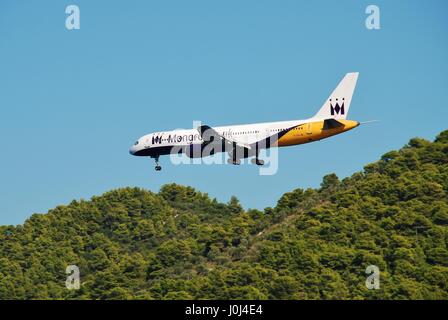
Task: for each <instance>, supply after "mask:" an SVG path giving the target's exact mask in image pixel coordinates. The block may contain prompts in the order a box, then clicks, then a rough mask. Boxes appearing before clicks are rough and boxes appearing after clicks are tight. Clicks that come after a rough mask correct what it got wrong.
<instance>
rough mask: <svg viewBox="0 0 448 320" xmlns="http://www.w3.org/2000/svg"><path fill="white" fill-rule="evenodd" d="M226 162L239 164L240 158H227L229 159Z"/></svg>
mask: <svg viewBox="0 0 448 320" xmlns="http://www.w3.org/2000/svg"><path fill="white" fill-rule="evenodd" d="M227 163H228V164H234V165H240V164H241V160H240V159H232V158H229V159H227Z"/></svg>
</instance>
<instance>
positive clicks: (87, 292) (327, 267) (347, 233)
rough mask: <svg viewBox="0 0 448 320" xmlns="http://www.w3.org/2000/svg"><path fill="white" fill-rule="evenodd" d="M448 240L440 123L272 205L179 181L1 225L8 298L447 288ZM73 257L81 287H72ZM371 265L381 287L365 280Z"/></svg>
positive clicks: (1, 289)
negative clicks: (250, 203)
mask: <svg viewBox="0 0 448 320" xmlns="http://www.w3.org/2000/svg"><path fill="white" fill-rule="evenodd" d="M237 169H238V168H237ZM23 201H26V199H23ZM447 244H448V131H444V132H442V133H441V134H440V135H439V136H438V137H437V138H436V140H435V141H434V142H429V141H426V140H423V139H418V138H415V139H412V140H410V141H409V143H408V145H406V146H405V147H403V148H402V149H401V150H399V151H391V152H388V153H386V154H385V155H383V156H382V157H381V159H380V160H379V161H377V162H375V163H372V164H369V165H367V166H366V167H365V168H364V170H363V171H362V172H358V173H355V174H354V175H352V176H351V177H349V178H345V179H343V180H342V181H340V180H339V179H338V177H337V176H336V175H334V174H330V175H327V176H325V177H324V178H323V181H322V184H321V188H319V189H307V190H302V189H296V190H293V191H291V192H289V193H286V194H284V195H283V196H282V197H281V198H280V199H279V200H278V203H277V205H276V207H275V208H266V209H265V210H264V211H259V210H248V211H244V210H243V209H242V207H241V206H240V204H239V202H238V200H237V199H236V198H232V199H231V200H230V202H229V203H227V204H223V203H219V202H217V201H216V200H215V199H211V198H209V197H208V196H207V194H205V193H201V192H199V191H197V190H194V189H193V188H190V187H184V186H179V185H175V184H171V185H165V186H163V187H162V188H161V190H160V192H159V193H153V192H150V191H146V190H142V189H138V188H124V189H119V190H113V191H110V192H107V193H105V194H103V195H102V196H99V197H93V198H92V199H91V200H89V201H84V200H82V201H73V202H72V203H70V204H69V205H67V206H59V207H57V208H55V209H53V210H50V211H49V212H48V213H47V214H34V215H32V216H31V217H30V218H29V219H28V220H27V221H26V222H25V223H24V224H23V225H19V226H2V227H0V298H2V299H54V298H58V299H59V298H63V299H237V298H238V299H448V250H447ZM68 265H77V266H78V267H79V268H80V271H81V283H82V284H81V288H80V290H71V291H70V290H67V289H66V288H65V280H66V277H67V275H66V274H65V269H66V267H67V266H68ZM368 265H376V266H378V267H379V269H380V271H381V276H380V289H379V290H368V289H367V288H366V286H365V280H366V277H367V275H366V273H365V269H366V267H367V266H368Z"/></svg>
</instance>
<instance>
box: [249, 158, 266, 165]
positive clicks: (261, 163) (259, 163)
mask: <svg viewBox="0 0 448 320" xmlns="http://www.w3.org/2000/svg"><path fill="white" fill-rule="evenodd" d="M251 162H252V164H256V165H257V166H262V165H264V160H261V159H257V158H254V159H252V160H251Z"/></svg>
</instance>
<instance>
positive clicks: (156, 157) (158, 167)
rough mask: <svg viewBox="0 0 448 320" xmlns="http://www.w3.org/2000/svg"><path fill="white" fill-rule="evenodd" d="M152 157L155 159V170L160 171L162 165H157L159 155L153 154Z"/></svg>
mask: <svg viewBox="0 0 448 320" xmlns="http://www.w3.org/2000/svg"><path fill="white" fill-rule="evenodd" d="M153 158H154V159H155V161H156V168H155V169H156V171H160V170H162V167H161V166H160V165H159V156H155V157H153Z"/></svg>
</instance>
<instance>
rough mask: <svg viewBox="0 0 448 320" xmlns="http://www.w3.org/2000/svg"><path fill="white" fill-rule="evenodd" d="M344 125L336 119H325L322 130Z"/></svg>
mask: <svg viewBox="0 0 448 320" xmlns="http://www.w3.org/2000/svg"><path fill="white" fill-rule="evenodd" d="M343 125H344V124H343V123H341V122H339V121H338V120H336V119H325V120H324V130H328V129H334V128H337V127H341V126H343Z"/></svg>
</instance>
